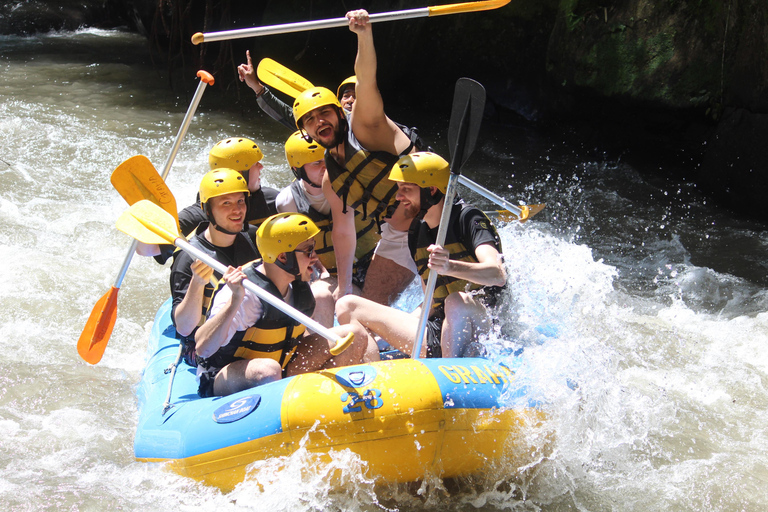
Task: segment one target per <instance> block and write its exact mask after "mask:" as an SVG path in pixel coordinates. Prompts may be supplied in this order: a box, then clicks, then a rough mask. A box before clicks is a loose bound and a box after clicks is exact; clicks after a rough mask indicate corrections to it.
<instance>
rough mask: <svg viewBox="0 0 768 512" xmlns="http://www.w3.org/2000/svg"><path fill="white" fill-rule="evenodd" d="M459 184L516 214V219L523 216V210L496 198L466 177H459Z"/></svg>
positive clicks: (496, 196) (498, 197) (499, 197)
mask: <svg viewBox="0 0 768 512" xmlns="http://www.w3.org/2000/svg"><path fill="white" fill-rule="evenodd" d="M459 183H461V184H462V185H464V186H465V187H467V188H468V189H470V190H472V191H474V192H477V193H478V194H480V195H481V196H483V197H485V198H486V199H488V200H490V201H493V202H494V203H496V204H497V205H499V206H501V207H502V208H506V209H507V210H509V211H511V212H513V213H515V214H517V216H518V217H520V216H521V215H522V214H523V209H522V208H521V207H519V206H517V205H514V204H512V203H510V202H509V201H507V200H506V199H504V198H503V197H501V196H498V195H496V194H494V193H493V192H491V191H490V190H488V189H487V188H485V187H483V186H482V185H478V184H477V183H475V182H474V181H472V180H471V179H469V178H467V177H466V176H463V175H462V176H459Z"/></svg>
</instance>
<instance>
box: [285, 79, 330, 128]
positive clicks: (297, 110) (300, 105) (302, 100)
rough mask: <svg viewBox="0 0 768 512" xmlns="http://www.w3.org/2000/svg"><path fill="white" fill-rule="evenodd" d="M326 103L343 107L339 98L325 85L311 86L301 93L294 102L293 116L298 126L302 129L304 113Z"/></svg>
mask: <svg viewBox="0 0 768 512" xmlns="http://www.w3.org/2000/svg"><path fill="white" fill-rule="evenodd" d="M325 105H335V106H337V107H339V108H341V103H339V99H338V98H337V97H336V96H334V95H333V92H331V91H330V90H329V89H326V88H325V87H310V88H309V89H307V90H305V91H304V92H302V93H301V94H299V95H298V96H297V97H296V100H295V101H294V102H293V118H294V119H295V120H296V128H298V129H299V130H301V124H302V123H301V118H302V117H303V116H304V114H306V113H307V112H309V111H311V110H314V109H316V108H318V107H324V106H325Z"/></svg>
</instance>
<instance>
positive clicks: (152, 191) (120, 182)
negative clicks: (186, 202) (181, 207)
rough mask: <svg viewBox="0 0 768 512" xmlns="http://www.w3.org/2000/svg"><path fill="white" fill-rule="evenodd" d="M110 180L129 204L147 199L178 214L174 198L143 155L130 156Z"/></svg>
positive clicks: (113, 173) (169, 211)
mask: <svg viewBox="0 0 768 512" xmlns="http://www.w3.org/2000/svg"><path fill="white" fill-rule="evenodd" d="M110 181H111V182H112V186H113V187H115V190H117V191H118V192H119V193H120V195H121V196H123V199H125V201H126V202H127V203H128V205H129V206H130V205H132V204H133V203H136V202H138V201H141V200H142V199H148V200H150V201H152V202H153V203H155V204H156V205H158V206H159V207H160V208H162V209H163V210H165V211H167V212H168V213H170V214H171V215H174V216H175V215H178V214H177V213H176V212H177V208H176V198H175V197H173V193H172V192H171V191H170V189H169V188H168V185H167V184H166V183H165V181H164V180H163V178H162V177H161V176H160V174H159V173H158V172H157V169H155V166H154V165H152V162H150V161H149V158H147V157H145V156H144V155H136V156H132V157H131V158H129V159H128V160H126V161H124V162H123V163H121V164H120V165H119V166H117V169H115V170H114V171H113V172H112V176H111V177H110Z"/></svg>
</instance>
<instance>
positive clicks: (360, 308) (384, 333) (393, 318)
mask: <svg viewBox="0 0 768 512" xmlns="http://www.w3.org/2000/svg"><path fill="white" fill-rule="evenodd" d="M418 311H419V310H418V309H417V310H416V314H413V313H411V314H409V313H406V312H404V311H400V310H398V309H394V308H391V307H389V306H384V305H381V304H378V303H376V302H373V301H371V300H368V299H365V298H363V297H355V296H352V295H346V296H344V297H342V298H341V299H339V300H338V302H337V303H336V314H337V315H338V317H339V321H340V322H345V323H351V324H355V323H358V324H360V325H362V326H363V327H365V328H366V329H368V330H370V331H371V332H373V333H374V334H377V335H379V336H381V337H382V338H384V339H385V340H386V341H387V342H388V343H390V344H391V345H392V346H393V347H395V348H397V349H398V350H400V351H401V352H404V353H406V354H410V353H411V351H412V350H413V342H414V340H415V339H416V331H417V329H418V328H419V317H418V316H417V315H418ZM426 350H427V349H426V344H422V350H421V354H422V356H424V355H426Z"/></svg>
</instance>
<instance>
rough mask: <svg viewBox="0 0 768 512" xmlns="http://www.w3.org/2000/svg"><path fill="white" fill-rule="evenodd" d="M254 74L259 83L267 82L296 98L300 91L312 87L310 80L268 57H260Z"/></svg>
mask: <svg viewBox="0 0 768 512" xmlns="http://www.w3.org/2000/svg"><path fill="white" fill-rule="evenodd" d="M256 76H258V77H259V80H260V81H261V83H263V84H267V85H268V86H270V87H272V88H273V89H277V90H278V91H280V92H283V93H285V94H287V95H288V96H290V97H291V98H296V96H298V95H299V94H301V93H302V92H304V91H306V90H307V89H311V88H312V87H314V85H312V82H310V81H309V80H307V79H306V78H304V77H303V76H301V75H299V74H298V73H295V72H294V71H291V70H290V69H288V68H287V67H285V66H283V65H282V64H280V63H278V62H275V61H274V60H272V59H269V58H264V59H261V61H260V62H259V65H258V66H257V67H256Z"/></svg>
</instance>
